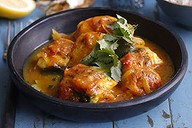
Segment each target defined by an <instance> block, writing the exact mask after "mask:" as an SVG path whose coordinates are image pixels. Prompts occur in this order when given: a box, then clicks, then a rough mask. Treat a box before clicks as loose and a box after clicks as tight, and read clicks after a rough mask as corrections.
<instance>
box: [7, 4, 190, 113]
mask: <svg viewBox="0 0 192 128" xmlns="http://www.w3.org/2000/svg"><path fill="white" fill-rule="evenodd" d="M88 10H102V11H104V10H105V11H116V12H123V13H125V11H123V10H117V9H109V8H105V7H89V8H80V9H71V10H66V11H63V12H59V13H56V14H52V15H49V16H45V17H42V18H40V19H38V20H36V21H34V22H33V23H32V24H30V25H29V26H27V27H26V28H24V29H23V30H22V31H21V32H19V33H18V34H17V35H16V36H15V38H14V39H13V40H12V42H11V44H10V46H9V49H8V55H7V56H8V57H7V61H8V67H9V70H10V73H11V76H12V78H13V80H15V81H17V82H20V83H21V84H23V85H24V86H26V87H27V89H29V91H32V92H33V93H36V94H37V95H33V94H30V95H32V96H33V97H36V98H40V99H42V100H44V101H48V102H51V103H53V104H60V105H63V106H67V107H75V108H82V109H94V110H111V109H116V108H117V107H118V108H125V107H130V106H135V105H139V104H143V103H146V102H149V101H152V100H155V99H157V98H158V97H160V96H162V95H163V94H164V93H167V92H168V90H170V89H172V88H173V87H174V86H175V84H176V83H178V82H179V81H180V80H181V79H182V78H183V77H184V75H185V73H186V70H187V67H188V54H187V50H186V47H185V45H184V42H183V40H182V39H181V38H180V37H179V36H178V35H177V34H176V33H175V32H174V31H173V30H171V29H170V28H169V27H168V26H166V25H165V24H163V23H161V22H158V21H154V20H151V19H149V18H146V17H144V16H141V15H140V14H136V13H132V12H128V11H127V12H126V13H131V14H134V15H137V16H139V17H141V18H143V19H145V20H148V21H150V22H154V23H155V24H157V25H159V26H161V27H163V29H166V30H168V31H169V32H170V33H171V34H172V35H173V36H174V37H175V38H176V40H177V42H178V44H179V46H180V50H181V54H182V62H181V66H180V67H179V70H178V71H177V72H176V73H175V75H174V76H173V78H172V79H170V80H169V81H168V82H167V83H165V84H164V85H163V86H161V87H160V88H158V89H157V90H155V91H153V92H151V93H150V94H147V95H144V96H141V97H138V98H135V99H132V100H124V101H119V102H110V103H81V102H73V101H67V100H61V99H59V98H56V97H52V96H49V95H46V94H44V93H41V92H39V91H37V90H36V89H34V88H33V87H31V86H30V85H29V84H27V83H26V82H25V81H24V80H23V78H22V76H21V75H19V73H18V72H16V69H15V67H14V63H13V59H12V56H13V53H12V51H13V49H14V45H15V44H16V43H17V41H18V40H19V39H20V38H22V36H24V35H25V34H26V33H27V32H28V31H30V30H31V29H33V28H34V27H35V26H38V25H39V24H41V23H43V22H46V21H47V20H49V19H51V18H56V17H58V16H60V15H63V14H65V13H69V12H72V11H88ZM23 85H22V86H23ZM16 86H17V85H16ZM22 91H23V90H22Z"/></svg>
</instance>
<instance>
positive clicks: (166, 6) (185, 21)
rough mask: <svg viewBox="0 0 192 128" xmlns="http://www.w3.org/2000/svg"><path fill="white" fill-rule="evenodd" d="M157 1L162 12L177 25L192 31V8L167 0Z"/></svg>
mask: <svg viewBox="0 0 192 128" xmlns="http://www.w3.org/2000/svg"><path fill="white" fill-rule="evenodd" d="M156 1H157V3H158V5H159V6H160V8H161V9H162V11H163V12H164V13H165V14H166V15H167V16H169V17H170V18H171V19H172V20H173V21H174V22H175V23H177V24H179V25H181V26H183V27H185V28H188V29H192V16H191V14H192V6H185V5H179V4H174V3H171V2H167V1H165V0H156Z"/></svg>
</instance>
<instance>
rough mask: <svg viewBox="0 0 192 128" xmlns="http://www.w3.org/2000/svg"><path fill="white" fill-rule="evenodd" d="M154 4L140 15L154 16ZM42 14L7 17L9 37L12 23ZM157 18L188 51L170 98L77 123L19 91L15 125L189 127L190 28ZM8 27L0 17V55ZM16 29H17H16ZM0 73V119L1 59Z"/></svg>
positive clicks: (4, 78) (104, 2) (103, 1)
mask: <svg viewBox="0 0 192 128" xmlns="http://www.w3.org/2000/svg"><path fill="white" fill-rule="evenodd" d="M108 1H110V0H96V2H95V3H94V4H93V5H92V6H97V7H98V6H102V7H109V4H108ZM155 3H156V1H155V0H153V1H152V0H151V1H149V0H145V5H144V8H143V9H142V15H145V16H147V17H148V18H151V19H154V15H153V10H154V7H155ZM42 16H43V13H42V12H41V11H40V10H37V9H36V10H35V11H33V13H32V14H30V15H29V16H27V17H25V18H23V19H19V20H10V22H11V26H12V27H11V28H12V29H11V30H12V34H11V36H12V37H13V27H14V22H16V24H17V26H20V24H21V23H20V22H22V26H23V27H25V26H27V25H28V24H30V23H31V22H33V21H34V20H36V19H38V18H39V17H42ZM160 20H161V21H162V22H163V23H165V24H167V25H168V26H170V27H171V28H172V29H173V30H174V31H175V32H176V33H177V34H178V35H180V36H181V38H182V39H183V41H184V43H185V45H186V47H187V50H188V54H189V66H188V70H187V73H186V75H185V77H184V79H183V81H182V82H181V84H180V86H179V87H178V88H177V90H176V91H175V92H174V93H173V94H172V95H171V97H169V98H168V99H167V100H166V101H164V102H163V103H162V104H160V105H159V106H157V107H156V108H154V109H152V110H150V111H148V112H146V113H143V114H141V115H138V116H135V117H132V118H129V119H124V120H120V121H115V122H107V123H76V122H70V121H66V120H62V119H59V118H57V117H54V116H51V115H49V114H46V113H44V112H42V111H41V110H39V109H37V108H35V107H34V106H32V105H31V104H29V102H28V101H26V99H25V98H23V97H22V96H21V95H20V94H18V98H17V108H16V118H15V119H16V120H15V128H97V127H102V128H151V127H153V128H166V127H167V128H171V127H174V128H192V100H191V99H192V93H191V90H192V82H191V81H192V57H191V56H190V55H192V31H189V30H186V29H183V28H180V27H179V26H177V25H175V24H174V23H173V22H172V21H171V20H170V19H169V17H167V16H166V15H164V14H163V13H162V12H161V11H160ZM7 26H8V20H6V19H0V56H2V55H3V46H4V42H5V41H6V35H7ZM17 28H18V27H17ZM17 31H19V29H18V30H17ZM0 72H1V73H0V82H1V84H0V97H1V98H0V119H2V113H3V108H4V104H5V99H6V92H7V89H8V80H9V75H8V68H7V65H6V63H5V62H4V61H3V59H1V61H0ZM1 123H3V122H1ZM0 126H1V125H0Z"/></svg>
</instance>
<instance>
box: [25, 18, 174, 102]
mask: <svg viewBox="0 0 192 128" xmlns="http://www.w3.org/2000/svg"><path fill="white" fill-rule="evenodd" d="M116 21H118V20H117V19H116V18H114V17H110V16H96V17H93V18H89V19H87V20H85V21H82V22H80V23H79V24H78V26H77V30H76V31H75V32H74V33H72V34H70V35H66V34H61V33H57V32H56V31H53V41H51V42H50V43H46V44H45V45H43V46H41V47H40V48H38V49H37V50H35V51H34V52H33V53H32V54H31V55H30V56H29V57H28V59H27V60H26V63H25V64H24V69H23V76H24V79H25V81H26V82H27V83H29V84H30V85H31V86H32V87H34V88H35V89H37V90H39V91H40V92H42V93H45V94H47V95H50V96H55V97H58V98H60V99H63V100H71V101H77V102H93V103H103V102H115V101H122V100H129V99H133V98H136V97H139V96H142V95H145V94H148V93H150V92H152V91H154V90H156V89H157V88H159V87H161V86H162V85H163V84H165V83H166V82H167V81H168V80H169V79H171V77H172V75H173V73H174V66H173V64H172V62H171V60H170V58H169V56H168V55H167V53H166V52H165V51H164V50H163V49H162V48H160V47H159V46H157V45H156V44H154V43H152V42H150V41H149V40H146V39H141V38H140V37H135V36H133V33H132V35H130V37H132V40H133V42H135V45H134V48H135V49H136V50H134V51H133V52H127V53H126V54H124V55H123V56H122V57H120V59H119V61H120V62H121V63H122V66H121V69H120V70H121V71H122V73H121V76H120V81H117V80H115V79H113V78H112V77H109V76H108V75H106V69H103V68H99V67H96V66H95V65H85V64H84V63H83V64H80V63H81V62H82V59H83V58H84V57H86V56H87V55H89V54H90V53H91V51H92V50H94V47H95V46H96V45H97V44H98V43H97V42H98V40H101V39H103V38H104V37H105V35H106V33H112V30H111V29H110V28H107V27H106V26H107V25H110V24H112V23H114V22H116ZM100 45H101V44H100Z"/></svg>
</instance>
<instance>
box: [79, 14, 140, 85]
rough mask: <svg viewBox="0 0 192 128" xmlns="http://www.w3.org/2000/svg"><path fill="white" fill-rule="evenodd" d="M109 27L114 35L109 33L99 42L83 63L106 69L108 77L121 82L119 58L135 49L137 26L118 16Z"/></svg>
mask: <svg viewBox="0 0 192 128" xmlns="http://www.w3.org/2000/svg"><path fill="white" fill-rule="evenodd" d="M107 27H108V28H110V29H112V33H107V34H106V35H105V36H104V38H103V39H101V40H98V41H97V42H98V43H97V44H96V45H95V47H94V48H93V50H92V51H91V53H90V54H89V55H87V56H86V57H84V58H83V59H82V61H81V63H83V64H85V65H89V66H98V67H100V68H104V69H106V74H107V75H108V76H110V77H111V78H112V79H114V80H115V81H116V82H119V81H120V80H121V61H120V60H119V58H120V57H122V56H124V55H125V54H126V53H127V52H129V51H131V49H132V48H133V46H134V42H133V41H132V37H133V34H134V31H135V29H136V27H137V26H136V25H131V24H128V23H127V20H126V19H125V18H123V17H122V16H120V15H117V21H116V22H114V23H113V24H111V25H108V26H107Z"/></svg>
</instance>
